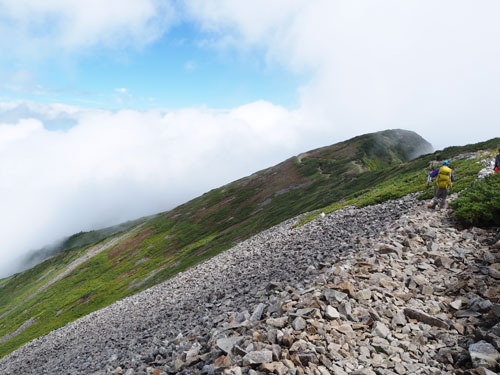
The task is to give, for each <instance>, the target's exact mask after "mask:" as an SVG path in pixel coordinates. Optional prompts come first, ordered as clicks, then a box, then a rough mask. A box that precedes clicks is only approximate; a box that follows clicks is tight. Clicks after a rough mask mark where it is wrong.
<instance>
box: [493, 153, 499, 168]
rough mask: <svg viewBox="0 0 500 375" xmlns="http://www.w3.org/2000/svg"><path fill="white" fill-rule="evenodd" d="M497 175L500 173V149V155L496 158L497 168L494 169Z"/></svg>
mask: <svg viewBox="0 0 500 375" xmlns="http://www.w3.org/2000/svg"><path fill="white" fill-rule="evenodd" d="M493 169H494V170H495V173H497V172H500V148H499V149H498V155H497V156H496V158H495V166H494V167H493Z"/></svg>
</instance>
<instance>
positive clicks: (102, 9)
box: [0, 0, 178, 58]
mask: <svg viewBox="0 0 500 375" xmlns="http://www.w3.org/2000/svg"><path fill="white" fill-rule="evenodd" d="M0 13H1V14H2V19H3V22H1V23H0V42H1V45H2V46H8V47H9V52H10V53H11V54H16V55H20V56H24V57H26V56H28V57H37V58H39V57H41V56H47V55H50V54H52V53H53V52H54V51H59V53H58V54H57V55H58V56H59V55H60V52H61V51H62V52H70V53H75V52H81V49H85V48H88V47H94V46H104V47H110V48H119V47H123V46H134V47H141V46H144V45H147V44H148V43H151V42H152V41H154V40H156V39H157V38H158V37H159V36H161V35H162V34H163V33H164V32H165V30H166V29H167V28H168V27H170V26H171V25H172V24H173V23H175V22H176V20H177V17H178V16H177V14H176V12H175V8H174V7H173V6H172V5H171V3H170V2H168V1H161V0H141V1H137V0H108V1H100V0H87V1H83V2H82V1H79V0H44V1H38V0H16V1H11V0H0Z"/></svg>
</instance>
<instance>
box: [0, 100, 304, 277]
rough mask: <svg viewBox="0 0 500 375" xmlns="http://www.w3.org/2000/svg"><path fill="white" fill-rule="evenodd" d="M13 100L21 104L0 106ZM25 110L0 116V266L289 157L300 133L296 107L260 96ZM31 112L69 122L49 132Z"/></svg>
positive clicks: (165, 206) (8, 267) (0, 270)
mask: <svg viewBox="0 0 500 375" xmlns="http://www.w3.org/2000/svg"><path fill="white" fill-rule="evenodd" d="M28 104H29V103H28ZM16 105H17V106H20V108H21V109H25V108H26V103H22V102H20V103H14V104H13V103H1V104H0V111H1V110H2V108H10V110H12V109H13V107H15V106H16ZM34 108H35V110H36V111H35V110H34ZM26 113H28V114H29V115H30V116H31V118H25V119H20V120H19V121H18V122H16V123H13V124H0V159H1V160H2V167H1V168H0V206H1V207H2V215H0V228H2V236H0V265H2V267H3V268H0V275H2V274H5V272H7V271H8V270H12V266H11V263H12V262H13V261H14V259H13V254H19V253H22V252H24V251H26V250H28V249H35V248H39V247H41V246H43V245H45V244H48V243H51V242H52V241H54V240H56V239H58V238H61V237H63V236H67V235H70V234H72V233H76V232H78V231H80V230H90V229H95V228H99V227H102V226H106V225H110V224H112V223H118V222H122V221H125V220H127V219H133V218H137V217H140V216H142V215H146V214H152V213H156V212H159V211H162V210H167V209H169V208H172V207H174V206H175V205H177V204H180V203H182V202H184V201H186V200H188V199H189V198H192V197H195V196H197V195H199V194H201V193H203V192H205V191H207V190H209V189H211V188H215V187H218V186H220V185H221V184H223V183H225V182H230V181H232V180H234V179H237V178H240V177H243V176H245V175H248V174H250V173H253V172H254V171H256V170H257V169H260V168H263V167H267V166H270V165H273V164H274V163H277V162H279V161H281V160H283V159H285V158H286V157H289V156H291V153H292V151H291V150H293V149H294V147H296V144H297V142H298V141H299V140H298V138H297V136H296V130H295V126H296V123H297V119H296V118H294V115H293V114H291V113H289V112H288V111H287V110H285V109H284V108H282V107H278V106H274V105H272V104H270V103H266V102H255V103H250V104H247V105H245V106H242V107H239V108H235V109H233V110H227V111H215V110H210V109H194V108H193V109H184V110H178V111H169V112H157V111H152V112H137V111H132V110H124V111H119V112H116V113H115V112H108V111H98V110H80V111H75V108H74V107H66V106H56V105H42V104H37V105H34V106H33V107H32V108H31V111H30V112H26ZM37 113H38V117H39V118H47V117H51V118H52V119H54V118H55V117H57V114H60V115H61V116H63V117H66V116H68V114H72V117H73V119H74V120H75V121H76V125H74V126H72V127H71V128H70V129H69V130H67V131H64V132H63V131H48V130H46V129H45V128H44V126H43V124H42V121H40V120H39V119H36V118H34V117H35V115H36V114H37ZM20 117H21V118H22V117H23V116H22V115H20Z"/></svg>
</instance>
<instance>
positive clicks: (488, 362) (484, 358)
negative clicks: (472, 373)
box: [469, 341, 500, 369]
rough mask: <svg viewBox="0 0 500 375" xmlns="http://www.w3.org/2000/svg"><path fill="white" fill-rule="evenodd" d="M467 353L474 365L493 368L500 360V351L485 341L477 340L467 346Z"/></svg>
mask: <svg viewBox="0 0 500 375" xmlns="http://www.w3.org/2000/svg"><path fill="white" fill-rule="evenodd" d="M469 354H470V357H471V360H472V364H473V365H474V367H485V368H488V369H495V367H496V363H497V361H498V360H500V353H499V352H498V351H497V350H496V349H495V348H494V347H493V345H491V344H490V343H488V342H486V341H479V342H477V343H475V344H472V345H470V346H469Z"/></svg>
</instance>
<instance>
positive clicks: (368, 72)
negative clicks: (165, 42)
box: [186, 0, 500, 147]
mask: <svg viewBox="0 0 500 375" xmlns="http://www.w3.org/2000/svg"><path fill="white" fill-rule="evenodd" d="M186 4H187V5H186V9H187V12H188V13H189V14H190V16H191V17H192V18H193V19H195V20H196V22H199V23H200V24H201V25H202V26H203V28H204V29H205V30H207V31H210V33H211V34H210V40H211V44H212V45H214V46H217V47H218V48H221V46H222V48H235V49H240V50H246V51H248V50H249V49H251V48H255V49H256V50H257V51H260V50H262V49H264V51H265V52H266V56H267V60H268V61H270V62H273V63H278V64H281V65H283V66H286V67H288V68H289V69H291V70H294V71H309V72H311V73H312V76H313V78H312V79H311V81H310V82H308V83H307V84H306V85H305V86H304V87H302V88H301V90H300V97H301V101H300V110H301V111H302V114H303V117H304V118H305V119H307V121H308V122H309V123H310V124H314V125H312V126H313V127H314V128H315V129H317V130H319V131H323V132H326V133H327V134H336V135H338V136H339V137H340V138H345V137H349V136H354V135H356V134H360V133H364V132H368V131H374V130H380V129H386V128H396V127H398V128H409V129H412V130H415V131H417V132H419V133H420V134H421V135H423V136H424V137H426V138H427V139H428V140H430V141H431V142H432V143H433V144H434V145H435V146H436V147H444V146H446V145H450V144H463V143H468V142H473V141H480V140H484V139H488V138H491V137H494V136H495V135H496V134H495V129H496V127H497V122H498V119H499V118H500V107H499V106H498V105H496V104H495V103H496V102H497V98H498V97H500V71H499V70H498V67H497V64H496V62H497V61H499V60H500V44H499V43H498V42H497V40H496V39H497V36H498V35H500V23H498V20H497V15H498V14H499V12H500V3H499V2H497V1H495V0H485V1H481V2H480V3H477V4H476V3H475V4H472V3H470V2H469V1H465V0H460V1H456V0H444V1H439V2H436V1H422V0H409V1H404V2H401V1H398V0H382V1H377V2H370V1H359V0H356V1H332V0H318V1H287V0H283V1H274V2H268V1H265V0H255V1H252V2H245V3H244V4H242V3H241V2H234V1H231V0H215V1H210V2H208V1H204V0H190V1H189V2H186Z"/></svg>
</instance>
